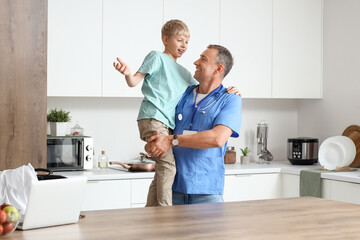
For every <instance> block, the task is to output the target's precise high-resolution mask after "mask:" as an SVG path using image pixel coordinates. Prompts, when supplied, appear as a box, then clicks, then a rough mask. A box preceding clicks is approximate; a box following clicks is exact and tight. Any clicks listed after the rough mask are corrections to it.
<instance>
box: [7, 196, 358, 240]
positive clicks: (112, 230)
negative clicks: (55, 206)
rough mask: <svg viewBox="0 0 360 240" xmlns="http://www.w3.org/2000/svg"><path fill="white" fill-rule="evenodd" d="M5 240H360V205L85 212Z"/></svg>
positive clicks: (258, 204)
mask: <svg viewBox="0 0 360 240" xmlns="http://www.w3.org/2000/svg"><path fill="white" fill-rule="evenodd" d="M84 214H85V215H86V217H85V218H84V219H81V220H79V223H78V224H71V225H64V226H57V227H49V228H42V229H35V230H28V231H23V232H22V231H15V232H13V233H12V234H10V235H8V236H5V237H3V239H31V240H36V239H52V240H56V239H71V240H77V239H97V240H98V239H107V240H110V239H291V240H293V239H307V240H308V239H317V240H318V239H326V240H329V239H359V237H360V205H355V204H350V203H341V202H337V201H331V200H325V199H321V198H312V197H301V198H283V199H273V200H259V201H247V202H231V203H214V204H198V205H190V206H173V207H151V208H135V209H120V210H112V211H92V212H84Z"/></svg>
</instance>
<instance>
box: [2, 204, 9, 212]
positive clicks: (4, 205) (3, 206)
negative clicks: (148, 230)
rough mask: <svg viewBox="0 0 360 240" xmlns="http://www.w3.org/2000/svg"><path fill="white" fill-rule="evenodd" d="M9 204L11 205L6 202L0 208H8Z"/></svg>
mask: <svg viewBox="0 0 360 240" xmlns="http://www.w3.org/2000/svg"><path fill="white" fill-rule="evenodd" d="M7 206H10V204H6V203H4V204H3V205H1V206H0V210H3V209H4V208H6V207H7Z"/></svg>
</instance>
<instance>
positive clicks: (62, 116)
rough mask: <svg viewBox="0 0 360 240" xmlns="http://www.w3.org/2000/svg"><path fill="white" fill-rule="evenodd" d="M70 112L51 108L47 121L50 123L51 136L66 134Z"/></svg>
mask: <svg viewBox="0 0 360 240" xmlns="http://www.w3.org/2000/svg"><path fill="white" fill-rule="evenodd" d="M70 120H71V117H70V112H66V111H64V110H62V109H59V110H58V109H57V108H54V109H50V110H49V112H48V114H47V121H48V122H49V123H50V135H51V136H65V135H66V130H67V125H68V122H70Z"/></svg>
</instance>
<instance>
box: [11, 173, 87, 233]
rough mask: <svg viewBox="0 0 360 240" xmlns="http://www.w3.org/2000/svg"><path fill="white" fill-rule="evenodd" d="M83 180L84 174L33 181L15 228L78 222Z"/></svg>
mask: <svg viewBox="0 0 360 240" xmlns="http://www.w3.org/2000/svg"><path fill="white" fill-rule="evenodd" d="M86 181H87V178H85V177H75V178H65V179H55V180H44V181H33V182H32V183H31V188H30V194H29V198H28V202H27V207H26V211H25V215H24V218H23V219H22V220H23V221H21V220H20V223H19V225H18V227H17V228H18V229H20V230H28V229H33V228H42V227H50V226H57V225H63V224H70V223H76V222H78V220H79V214H80V210H81V206H82V202H83V196H84V190H85V184H86Z"/></svg>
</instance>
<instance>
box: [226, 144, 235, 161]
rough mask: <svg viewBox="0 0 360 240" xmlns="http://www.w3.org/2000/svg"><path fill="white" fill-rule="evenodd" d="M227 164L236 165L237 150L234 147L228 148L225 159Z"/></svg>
mask: <svg viewBox="0 0 360 240" xmlns="http://www.w3.org/2000/svg"><path fill="white" fill-rule="evenodd" d="M224 163H225V164H234V163H236V150H235V147H233V146H228V147H227V148H226V152H225V157H224Z"/></svg>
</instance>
